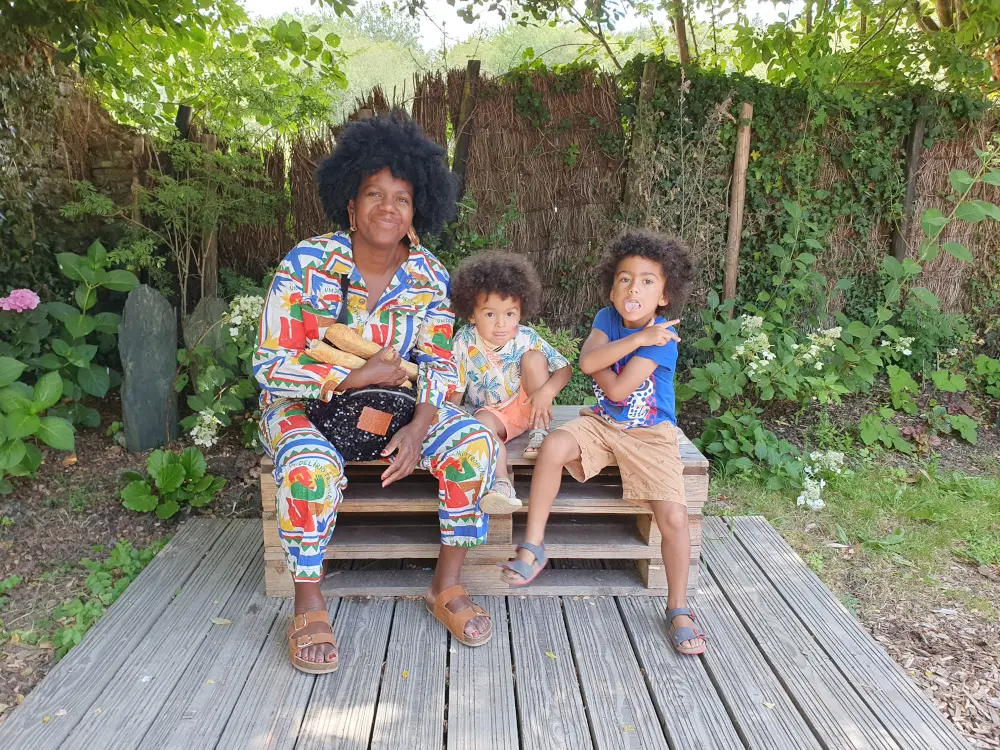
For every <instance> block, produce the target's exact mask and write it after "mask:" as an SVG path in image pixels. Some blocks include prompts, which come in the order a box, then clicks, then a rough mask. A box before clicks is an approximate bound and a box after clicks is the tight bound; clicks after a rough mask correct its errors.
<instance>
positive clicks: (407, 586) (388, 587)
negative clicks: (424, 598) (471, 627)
mask: <svg viewBox="0 0 1000 750" xmlns="http://www.w3.org/2000/svg"><path fill="white" fill-rule="evenodd" d="M553 562H557V561H555V560H554V561H553ZM620 562H621V563H622V565H623V566H627V567H623V568H619V569H608V570H579V569H556V568H555V567H553V566H552V565H550V566H549V567H548V568H546V569H545V571H544V572H543V573H542V574H541V575H540V576H539V577H538V579H537V580H536V581H535V582H534V583H532V584H531V585H530V586H527V587H525V588H522V589H511V588H510V586H508V585H507V583H505V582H504V581H503V579H502V578H500V571H499V570H498V569H497V568H496V567H493V566H486V565H483V566H480V565H466V566H465V567H464V568H463V569H462V583H463V584H464V585H465V587H466V588H467V589H468V590H469V593H470V594H475V595H483V596H507V595H515V594H516V595H519V596H531V597H535V596H663V595H664V594H665V593H666V588H665V586H664V587H662V588H656V589H648V588H646V586H645V585H644V584H643V582H642V579H641V578H640V576H639V572H638V570H637V569H636V567H635V564H634V563H632V561H630V560H622V561H620ZM432 575H433V569H431V568H427V569H417V570H412V569H410V570H406V569H404V570H399V571H395V572H393V573H391V574H386V573H384V572H380V571H358V570H350V571H341V572H339V573H337V574H336V575H335V576H328V578H327V579H326V580H324V581H323V593H324V595H327V596H421V595H423V593H424V592H425V591H426V590H427V587H428V586H429V585H430V582H431V577H432Z"/></svg>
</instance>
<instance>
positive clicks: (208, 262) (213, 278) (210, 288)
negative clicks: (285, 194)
mask: <svg viewBox="0 0 1000 750" xmlns="http://www.w3.org/2000/svg"><path fill="white" fill-rule="evenodd" d="M201 142H202V144H204V146H205V150H206V151H207V152H208V153H210V154H211V153H213V152H214V151H215V149H216V147H217V146H218V143H219V139H218V137H217V136H215V135H213V134H211V133H205V134H204V135H203V136H202V137H201ZM200 265H201V297H202V299H204V298H205V297H217V296H219V228H218V224H217V223H216V222H214V221H213V222H212V225H211V226H207V227H205V228H204V230H203V234H202V236H201V264H200ZM184 313H185V314H187V311H186V310H185V311H184Z"/></svg>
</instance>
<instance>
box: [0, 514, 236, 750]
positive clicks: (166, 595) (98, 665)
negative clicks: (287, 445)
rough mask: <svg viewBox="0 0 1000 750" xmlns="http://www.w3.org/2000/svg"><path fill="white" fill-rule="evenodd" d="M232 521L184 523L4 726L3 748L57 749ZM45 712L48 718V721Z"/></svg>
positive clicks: (0, 731)
mask: <svg viewBox="0 0 1000 750" xmlns="http://www.w3.org/2000/svg"><path fill="white" fill-rule="evenodd" d="M228 523H229V522H228V521H217V520H208V519H198V520H195V521H189V522H187V523H185V524H184V525H183V526H181V527H180V529H179V530H178V532H177V534H176V535H175V536H174V538H173V539H172V540H171V541H170V543H169V544H167V546H166V547H164V548H163V549H162V550H161V551H160V553H159V554H158V555H157V556H156V557H155V558H154V559H153V560H152V562H150V563H149V565H148V566H147V567H146V569H145V570H143V571H142V573H140V574H139V577H138V578H136V580H135V581H133V582H132V584H131V585H130V586H129V587H128V588H127V589H126V590H125V593H124V594H122V595H121V598H120V599H119V600H118V601H117V602H115V604H114V606H113V607H111V609H109V610H108V612H107V614H105V615H104V617H102V618H101V619H100V621H99V622H98V623H97V624H96V625H95V626H94V627H93V628H91V630H90V632H88V633H87V635H86V636H84V638H83V641H81V642H80V644H79V645H77V646H76V647H74V648H73V650H72V651H70V652H69V654H68V655H67V656H66V658H65V659H63V660H62V661H61V662H59V664H57V665H56V666H55V668H53V670H52V671H51V672H49V674H48V675H47V676H46V678H45V679H44V680H43V681H42V682H41V683H40V684H39V685H38V686H37V687H36V688H35V689H34V690H32V691H31V693H30V694H29V695H28V697H27V698H26V699H25V701H24V703H23V704H22V705H21V706H19V707H18V708H17V709H16V710H15V711H14V713H13V714H12V715H11V716H10V717H9V718H8V719H7V720H6V721H5V722H4V723H3V725H2V726H0V747H11V748H13V747H25V748H51V747H58V746H59V745H60V743H62V741H63V740H64V739H65V738H66V737H67V736H68V735H69V734H70V732H71V731H72V730H73V728H74V727H75V726H76V725H77V724H78V723H79V721H80V720H81V719H82V718H83V717H84V716H85V715H86V713H87V711H88V709H90V707H91V706H93V705H94V701H95V700H96V699H97V697H98V696H99V695H100V694H101V691H102V690H104V688H105V686H106V685H107V684H108V683H109V682H110V681H111V680H112V678H114V676H115V673H117V672H118V670H119V668H121V666H122V664H124V663H125V661H126V659H128V658H129V656H130V655H131V654H132V652H133V651H134V650H135V649H136V647H137V646H138V645H139V644H140V643H141V642H142V640H143V638H144V637H145V636H146V634H147V633H148V632H149V630H150V629H151V628H152V627H153V626H154V625H155V624H156V623H157V622H158V621H159V620H160V617H161V615H162V614H163V610H165V609H166V608H167V605H168V604H170V601H171V598H172V596H173V593H174V591H175V589H177V588H179V587H182V586H184V585H185V584H186V583H187V581H188V579H189V577H190V576H191V574H192V573H193V572H194V571H195V569H196V568H197V567H198V564H199V563H200V562H201V559H202V557H203V556H204V555H205V552H206V551H207V550H208V549H210V548H211V547H212V545H213V544H214V543H215V541H216V540H217V539H218V537H219V535H220V534H222V532H223V530H224V529H225V528H226V526H228ZM63 712H65V713H63ZM46 716H48V717H50V718H49V721H48V722H43V719H44V717H46Z"/></svg>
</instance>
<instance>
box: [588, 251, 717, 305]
mask: <svg viewBox="0 0 1000 750" xmlns="http://www.w3.org/2000/svg"><path fill="white" fill-rule="evenodd" d="M625 258H645V259H646V260H650V261H652V262H653V263H657V264H659V266H660V268H662V269H663V276H664V278H665V279H666V280H667V283H666V286H665V288H664V292H665V293H666V295H667V304H666V305H664V306H662V307H659V308H657V310H656V311H657V312H658V313H660V314H661V315H670V316H671V317H674V318H676V317H678V316H679V315H680V314H681V311H682V310H683V309H684V305H685V304H686V303H687V301H688V297H690V296H691V289H692V287H693V286H694V280H695V276H696V274H697V270H696V268H695V264H694V261H693V260H691V253H690V251H689V250H688V248H687V246H686V245H685V244H684V243H683V242H682V241H681V240H679V239H677V238H676V237H667V236H665V235H662V234H655V233H653V232H643V231H630V232H626V233H625V234H623V235H621V236H620V237H619V238H618V239H617V240H615V241H614V242H613V243H612V244H611V247H609V248H608V251H607V252H606V253H605V255H604V258H603V260H602V261H601V266H600V274H601V288H602V289H603V290H604V298H605V299H607V298H608V295H610V294H611V287H612V286H613V285H614V283H615V274H616V273H617V272H618V264H619V263H621V262H622V261H623V260H625Z"/></svg>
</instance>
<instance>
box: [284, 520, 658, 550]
mask: <svg viewBox="0 0 1000 750" xmlns="http://www.w3.org/2000/svg"><path fill="white" fill-rule="evenodd" d="M523 538H524V522H523V521H519V519H515V523H514V542H515V544H516V543H517V542H519V541H520V540H521V539H523ZM440 546H441V532H440V528H439V526H438V523H437V520H436V519H429V520H427V521H425V522H419V521H417V520H415V519H412V518H396V517H393V516H386V517H384V520H383V521H382V523H381V524H380V525H379V526H373V525H372V523H371V522H370V521H369V520H367V519H365V520H358V521H357V522H354V521H352V520H351V519H341V521H340V523H339V524H338V527H337V529H336V531H334V534H333V537H332V538H331V539H330V543H329V544H328V545H327V548H326V558H327V559H373V560H374V559H395V558H406V557H418V558H428V559H431V558H436V557H437V553H438V550H439V548H440ZM545 549H546V552H547V553H548V554H549V557H597V558H623V559H630V560H637V559H640V558H645V559H648V558H653V557H658V556H659V554H660V550H659V547H657V548H656V549H653V548H651V547H649V546H648V545H647V544H645V543H644V542H643V541H642V539H641V538H640V537H639V531H638V529H636V527H635V524H634V522H633V521H632V519H631V517H630V516H610V517H608V516H605V517H591V516H584V517H582V518H574V517H561V518H553V519H552V520H551V521H550V523H549V526H548V529H547V530H546V537H545ZM513 554H514V545H513V544H506V543H495V544H494V543H490V542H487V543H486V544H483V545H480V546H479V547H475V548H473V549H471V550H469V559H470V560H471V559H475V558H477V557H501V558H503V557H509V556H512V555H513ZM264 559H265V560H283V559H284V555H283V553H282V552H281V550H280V549H275V548H265V551H264Z"/></svg>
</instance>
